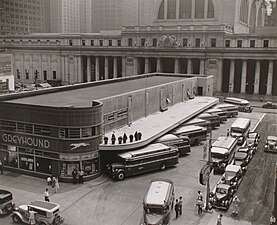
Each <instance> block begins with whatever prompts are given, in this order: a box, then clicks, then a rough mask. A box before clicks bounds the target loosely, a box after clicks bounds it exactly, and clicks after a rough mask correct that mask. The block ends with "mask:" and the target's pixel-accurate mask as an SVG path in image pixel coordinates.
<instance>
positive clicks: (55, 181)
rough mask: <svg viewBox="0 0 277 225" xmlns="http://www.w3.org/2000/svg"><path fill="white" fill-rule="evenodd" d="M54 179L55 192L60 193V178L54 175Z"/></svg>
mask: <svg viewBox="0 0 277 225" xmlns="http://www.w3.org/2000/svg"><path fill="white" fill-rule="evenodd" d="M53 180H54V183H55V192H56V194H58V193H59V188H60V184H59V180H58V178H56V177H53Z"/></svg>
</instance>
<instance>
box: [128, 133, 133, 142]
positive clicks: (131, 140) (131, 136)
mask: <svg viewBox="0 0 277 225" xmlns="http://www.w3.org/2000/svg"><path fill="white" fill-rule="evenodd" d="M129 139H130V142H131V143H132V142H133V140H134V135H132V134H130V135H129Z"/></svg>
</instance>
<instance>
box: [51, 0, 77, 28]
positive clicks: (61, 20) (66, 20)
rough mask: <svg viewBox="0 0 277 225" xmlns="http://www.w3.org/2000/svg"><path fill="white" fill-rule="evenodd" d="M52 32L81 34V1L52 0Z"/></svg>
mask: <svg viewBox="0 0 277 225" xmlns="http://www.w3.org/2000/svg"><path fill="white" fill-rule="evenodd" d="M50 14H51V32H53V33H79V32H80V1H79V0H50Z"/></svg>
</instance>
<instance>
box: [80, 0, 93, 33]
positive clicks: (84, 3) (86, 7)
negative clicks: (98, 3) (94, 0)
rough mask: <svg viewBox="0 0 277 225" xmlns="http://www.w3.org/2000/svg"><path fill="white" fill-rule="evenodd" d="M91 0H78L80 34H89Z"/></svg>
mask: <svg viewBox="0 0 277 225" xmlns="http://www.w3.org/2000/svg"><path fill="white" fill-rule="evenodd" d="M91 7H92V6H91V0H80V32H81V33H91V32H92V27H91V20H92V14H91Z"/></svg>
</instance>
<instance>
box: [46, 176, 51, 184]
mask: <svg viewBox="0 0 277 225" xmlns="http://www.w3.org/2000/svg"><path fill="white" fill-rule="evenodd" d="M46 181H47V185H48V186H50V185H52V179H51V177H47V179H46Z"/></svg>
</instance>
